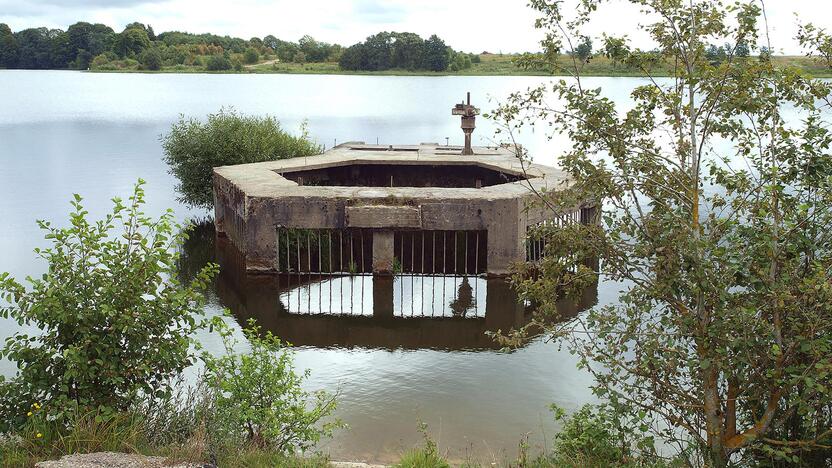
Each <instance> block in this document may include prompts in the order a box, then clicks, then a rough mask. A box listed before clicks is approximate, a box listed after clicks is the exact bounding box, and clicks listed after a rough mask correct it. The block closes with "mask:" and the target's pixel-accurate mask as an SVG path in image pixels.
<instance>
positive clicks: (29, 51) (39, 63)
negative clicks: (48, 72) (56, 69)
mask: <svg viewBox="0 0 832 468" xmlns="http://www.w3.org/2000/svg"><path fill="white" fill-rule="evenodd" d="M14 37H15V39H16V41H17V44H18V58H17V67H18V68H25V69H47V68H51V67H52V41H51V39H50V33H49V30H48V29H46V28H29V29H24V30H22V31H18V32H17V33H15V36H14Z"/></svg>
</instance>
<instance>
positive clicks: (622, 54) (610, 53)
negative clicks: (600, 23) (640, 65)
mask: <svg viewBox="0 0 832 468" xmlns="http://www.w3.org/2000/svg"><path fill="white" fill-rule="evenodd" d="M629 54H630V49H629V47H627V37H626V36H624V37H613V36H607V35H606V34H604V56H605V57H607V58H608V59H610V60H611V61H612V67H613V68H615V65H616V64H618V63H621V62H622V61H624V60H625V59H626V58H627V56H628V55H629Z"/></svg>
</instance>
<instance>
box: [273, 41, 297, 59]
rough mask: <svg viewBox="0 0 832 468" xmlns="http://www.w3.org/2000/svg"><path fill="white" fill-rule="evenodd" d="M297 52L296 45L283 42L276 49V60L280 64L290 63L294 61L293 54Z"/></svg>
mask: <svg viewBox="0 0 832 468" xmlns="http://www.w3.org/2000/svg"><path fill="white" fill-rule="evenodd" d="M298 52H299V49H298V46H297V44H294V43H292V42H283V43H281V44H280V45H279V46H278V47H277V58H279V59H280V61H281V62H292V61H294V60H295V54H297V53H298Z"/></svg>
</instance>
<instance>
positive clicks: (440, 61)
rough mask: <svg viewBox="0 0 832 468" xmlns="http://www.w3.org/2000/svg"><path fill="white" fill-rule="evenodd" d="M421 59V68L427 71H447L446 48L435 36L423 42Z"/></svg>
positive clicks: (443, 42)
mask: <svg viewBox="0 0 832 468" xmlns="http://www.w3.org/2000/svg"><path fill="white" fill-rule="evenodd" d="M423 57H424V58H423V60H424V62H423V64H422V67H424V68H425V69H427V70H430V71H443V70H447V69H448V61H449V59H448V46H446V45H445V41H443V40H442V39H440V38H439V36H437V35H436V34H434V35H432V36H430V37H429V38H428V39H427V40H426V41H425V51H424V53H423Z"/></svg>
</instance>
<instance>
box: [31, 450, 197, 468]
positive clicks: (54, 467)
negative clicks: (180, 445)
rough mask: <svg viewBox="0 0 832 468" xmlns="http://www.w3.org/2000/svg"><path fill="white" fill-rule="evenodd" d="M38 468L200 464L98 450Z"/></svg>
mask: <svg viewBox="0 0 832 468" xmlns="http://www.w3.org/2000/svg"><path fill="white" fill-rule="evenodd" d="M35 466H36V467H37V468H70V467H71V468H104V467H106V468H161V467H165V468H199V467H202V466H203V465H199V464H193V463H192V464H180V465H172V464H170V463H169V462H168V461H167V459H166V458H165V457H146V456H144V455H136V454H129V453H115V452H98V453H86V454H75V455H66V456H64V457H61V459H60V460H52V461H45V462H40V463H38V464H36V465H35Z"/></svg>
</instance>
